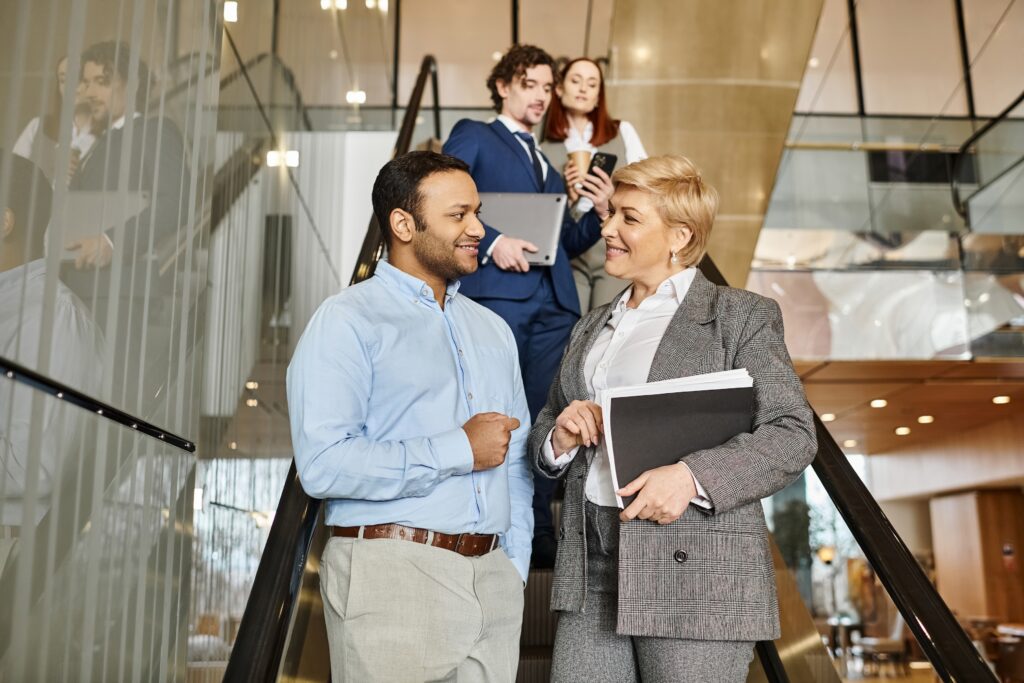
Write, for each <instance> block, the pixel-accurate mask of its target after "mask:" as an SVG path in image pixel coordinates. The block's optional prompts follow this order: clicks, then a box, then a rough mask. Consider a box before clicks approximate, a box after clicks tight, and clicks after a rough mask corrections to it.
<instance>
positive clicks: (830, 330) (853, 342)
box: [747, 233, 986, 360]
mask: <svg viewBox="0 0 1024 683" xmlns="http://www.w3.org/2000/svg"><path fill="white" fill-rule="evenodd" d="M927 234H932V233H927ZM747 289H750V290H751V291H754V292H757V293H759V294H763V295H765V296H770V297H772V298H773V299H775V300H776V301H778V303H779V306H780V307H781V308H782V316H783V319H784V321H785V327H786V344H787V346H788V348H789V352H790V354H791V355H792V356H793V357H794V358H797V359H800V360H819V359H829V360H869V359H885V360H895V359H931V358H942V359H949V360H955V359H964V358H969V357H970V353H969V341H970V339H971V338H972V336H971V335H975V334H983V333H984V330H985V329H986V326H985V325H983V324H981V322H980V321H979V322H978V324H977V326H971V327H969V326H968V309H967V307H966V306H965V304H964V300H965V293H964V278H963V274H962V273H961V272H959V271H931V270H917V271H910V270H894V271H880V270H869V271H864V272H851V271H845V272H844V271H834V270H816V271H810V272H808V271H802V272H801V271H769V270H754V271H752V272H751V274H750V277H749V279H748V280H747Z"/></svg>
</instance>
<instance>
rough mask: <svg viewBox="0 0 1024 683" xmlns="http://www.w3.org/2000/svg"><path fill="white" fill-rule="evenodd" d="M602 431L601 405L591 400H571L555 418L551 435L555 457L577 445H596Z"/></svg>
mask: <svg viewBox="0 0 1024 683" xmlns="http://www.w3.org/2000/svg"><path fill="white" fill-rule="evenodd" d="M603 433H604V422H603V421H602V419H601V406H599V405H597V404H596V403H594V402H593V401H573V402H572V403H570V404H569V405H567V406H566V407H565V410H563V411H562V414H561V415H559V416H558V417H557V418H556V419H555V431H554V433H553V434H552V435H551V442H552V443H551V445H552V446H553V447H554V449H555V457H558V456H560V455H564V454H565V453H567V452H569V451H571V450H572V449H573V448H576V447H577V446H596V445H597V443H598V442H599V441H600V440H601V434H603Z"/></svg>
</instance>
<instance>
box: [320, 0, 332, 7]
mask: <svg viewBox="0 0 1024 683" xmlns="http://www.w3.org/2000/svg"><path fill="white" fill-rule="evenodd" d="M320 9H331V0H320Z"/></svg>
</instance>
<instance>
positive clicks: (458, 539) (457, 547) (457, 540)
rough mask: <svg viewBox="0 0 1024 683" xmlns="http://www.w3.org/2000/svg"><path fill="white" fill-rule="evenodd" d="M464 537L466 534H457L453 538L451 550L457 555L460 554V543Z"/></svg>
mask: <svg viewBox="0 0 1024 683" xmlns="http://www.w3.org/2000/svg"><path fill="white" fill-rule="evenodd" d="M465 537H466V534H458V535H457V536H456V538H455V546H454V547H453V548H452V550H454V551H455V552H457V553H458V554H459V555H461V554H462V541H463V539H464V538H465Z"/></svg>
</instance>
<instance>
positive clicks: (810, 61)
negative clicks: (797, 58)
mask: <svg viewBox="0 0 1024 683" xmlns="http://www.w3.org/2000/svg"><path fill="white" fill-rule="evenodd" d="M819 63H820V62H818V58H817V57H811V58H810V59H808V60H807V66H809V67H811V68H812V69H817V68H818V64H819Z"/></svg>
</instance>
